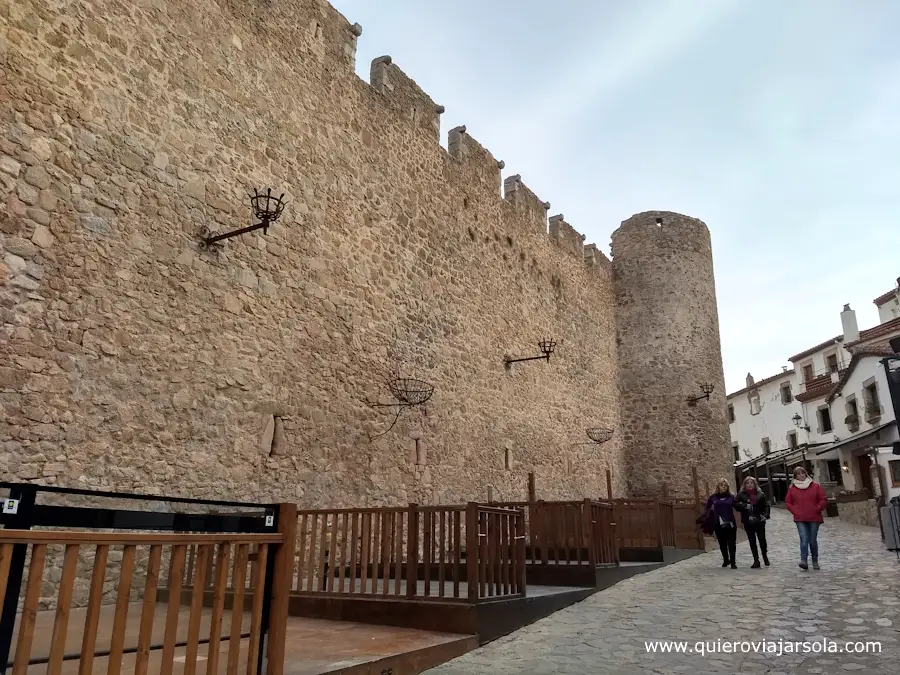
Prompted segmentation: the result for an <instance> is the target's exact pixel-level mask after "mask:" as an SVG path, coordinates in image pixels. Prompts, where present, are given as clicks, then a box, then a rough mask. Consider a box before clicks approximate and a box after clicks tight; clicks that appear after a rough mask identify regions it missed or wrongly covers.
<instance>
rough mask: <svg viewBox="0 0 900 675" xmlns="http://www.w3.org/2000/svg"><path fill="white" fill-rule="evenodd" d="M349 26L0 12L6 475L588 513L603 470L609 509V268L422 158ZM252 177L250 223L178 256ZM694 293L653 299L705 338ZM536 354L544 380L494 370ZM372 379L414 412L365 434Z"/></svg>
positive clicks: (64, 10) (472, 174)
mask: <svg viewBox="0 0 900 675" xmlns="http://www.w3.org/2000/svg"><path fill="white" fill-rule="evenodd" d="M359 33H360V31H359V28H358V27H357V26H351V24H350V23H349V22H348V21H347V20H346V19H344V18H343V17H342V16H340V15H339V14H338V13H337V12H336V11H334V10H333V8H331V6H330V5H328V4H326V3H324V2H319V1H314V0H283V1H280V2H277V3H269V2H263V1H262V0H250V1H249V2H248V1H244V2H237V1H236V0H218V1H216V0H197V2H192V3H182V2H170V1H168V0H140V1H138V2H133V3H131V2H128V3H125V2H120V1H117V0H96V1H94V2H90V3H88V2H86V1H81V0H0V102H2V105H0V198H2V203H3V206H2V207H0V326H2V331H0V409H2V418H0V475H2V477H3V478H4V479H6V480H10V479H11V480H28V481H35V480H36V481H43V482H46V483H51V484H52V483H57V484H63V485H74V486H79V487H107V488H115V489H119V490H140V491H149V492H161V491H163V490H164V491H165V492H166V493H169V494H179V495H188V496H195V497H227V498H236V499H263V498H264V499H266V500H282V499H284V500H292V501H296V502H298V503H299V504H300V505H301V506H306V507H310V506H328V505H335V506H337V505H351V504H352V505H360V506H362V505H373V504H388V503H405V502H409V501H416V502H419V503H439V502H444V503H449V502H459V501H461V500H468V499H483V498H485V497H486V494H487V488H488V486H492V487H493V495H494V498H495V499H521V498H524V496H525V491H526V484H527V478H526V477H527V473H528V472H530V471H534V472H536V475H537V486H538V495H539V496H540V497H542V498H548V499H549V498H561V497H571V498H580V497H582V496H588V495H590V496H596V495H602V494H605V470H606V468H607V467H612V468H613V480H614V490H615V492H616V493H617V494H623V493H624V490H625V482H624V476H623V469H622V467H623V466H624V463H623V455H622V443H621V440H620V439H621V434H620V432H621V429H622V427H623V422H622V421H621V420H620V413H619V407H620V406H619V400H618V394H617V390H618V380H617V366H616V339H615V333H616V326H615V316H614V311H615V293H614V289H613V279H612V276H613V275H612V268H611V265H610V263H609V261H608V260H607V259H606V258H605V257H604V256H603V255H602V253H600V252H599V251H598V250H597V249H596V247H594V246H590V247H587V251H588V255H587V256H585V251H584V247H583V244H582V239H583V238H581V237H580V235H578V233H577V232H575V230H574V229H572V227H571V226H570V225H569V224H567V223H565V221H564V220H563V218H562V217H559V218H558V219H554V229H553V236H552V237H551V236H550V234H549V233H548V223H547V216H548V213H547V208H548V206H549V205H548V204H546V203H544V202H543V201H542V200H540V199H538V198H537V197H536V196H535V195H534V194H533V193H532V192H531V191H530V190H529V189H528V188H527V186H526V184H525V183H524V182H523V181H522V179H521V178H520V177H518V176H512V177H510V178H508V179H507V182H506V186H505V188H506V189H505V196H504V197H501V173H500V172H501V168H502V164H501V163H499V162H498V161H497V160H496V159H495V158H494V157H493V156H491V154H490V153H489V152H488V151H487V150H485V149H484V148H483V147H482V146H481V145H480V144H479V143H478V142H476V141H475V140H474V139H473V138H472V136H471V135H469V134H468V132H467V131H465V130H464V129H454V130H453V131H452V132H451V133H450V142H449V145H448V148H449V151H445V150H444V149H443V148H442V147H441V146H440V144H439V128H440V127H439V117H440V111H441V110H442V109H441V108H440V106H437V105H436V104H435V102H434V101H432V100H431V99H430V98H429V97H428V96H427V95H426V94H425V93H424V92H422V91H421V90H420V89H419V88H418V87H417V86H416V85H415V83H414V82H413V81H412V80H411V79H409V78H408V77H407V76H406V75H405V74H404V73H403V72H402V71H401V70H400V69H399V68H398V67H397V66H396V65H395V64H393V63H391V61H390V59H389V58H382V59H376V61H375V62H374V63H373V64H372V75H371V85H370V84H368V83H365V82H363V81H361V80H360V79H359V78H358V77H357V76H356V75H355V73H354V67H355V64H354V58H355V47H356V39H357V36H358V35H359ZM269 186H271V187H272V188H273V189H274V190H275V191H276V192H277V193H279V194H280V193H281V192H282V191H283V192H285V193H286V194H287V197H286V198H287V199H288V206H287V209H286V211H285V213H284V216H283V217H282V218H281V219H280V220H279V221H278V222H277V223H276V224H275V225H274V226H273V227H272V228H271V229H270V230H269V231H268V233H265V234H264V233H262V232H255V233H252V234H246V235H243V236H240V237H237V238H234V239H230V240H228V241H227V242H225V244H224V246H223V248H222V252H221V253H220V254H218V255H214V254H212V253H210V252H208V251H203V250H201V249H200V248H199V247H198V233H199V231H200V230H201V228H203V227H208V228H209V229H210V230H212V231H214V232H226V231H229V230H233V229H236V228H240V227H244V226H246V225H249V224H250V222H251V220H250V216H251V214H250V210H249V203H248V199H247V193H248V192H250V191H251V190H252V189H253V188H266V187H269ZM704 246H706V247H707V248H704V249H703V250H698V251H697V254H696V255H694V256H692V257H690V258H689V259H688V260H687V261H685V262H684V263H677V264H678V265H681V264H683V265H685V266H689V265H694V264H695V263H698V261H700V262H699V263H698V264H700V265H701V267H702V268H703V269H706V268H707V267H708V265H709V263H708V262H706V256H708V255H709V251H708V241H707V242H706V243H705V244H704ZM674 253H675V252H674V251H673V255H674ZM625 255H626V256H627V255H631V253H626V254H625ZM672 265H673V266H674V265H676V263H674V262H673V263H672ZM622 269H623V270H624V269H626V268H625V267H623V268H622ZM682 279H683V280H687V279H688V277H687V275H684V276H683V277H681V276H679V277H678V280H679V281H681V280H682ZM711 284H712V279H711V270H710V276H709V278H706V279H701V281H700V283H698V284H693V282H692V283H691V284H688V285H687V286H686V287H685V288H686V289H688V290H690V289H693V288H700V289H701V290H702V291H703V292H702V293H701V294H700V295H695V296H692V295H691V294H690V293H689V292H688V293H687V295H685V292H686V291H685V290H683V289H682V290H681V291H679V292H678V294H677V296H675V297H669V296H666V297H663V298H662V299H660V301H659V303H660V304H658V305H657V306H671V307H673V308H674V307H675V306H676V305H678V304H679V303H681V302H682V301H683V300H682V299H684V301H687V302H689V303H690V311H691V312H694V313H696V314H699V315H703V316H705V315H707V314H708V313H709V312H711V311H712V312H713V315H712V316H713V318H714V307H715V303H714V298H712V297H711V296H710V294H709V293H710V290H709V289H711V288H712V285H711ZM647 290H648V291H650V290H652V289H649V288H648V289H647ZM657 292H659V290H658V289H657ZM672 292H673V293H674V292H675V291H674V290H673V291H672ZM620 293H621V291H620ZM662 295H663V296H665V293H664V292H663V293H662ZM676 298H677V299H676ZM628 325H630V324H628ZM709 325H712V323H710V324H709ZM634 327H635V328H634V330H637V329H638V328H639V325H638V324H637V323H636V324H634ZM634 330H632V329H630V328H628V327H627V325H625V324H620V327H619V332H620V339H621V338H624V339H626V340H631V339H634V340H636V341H637V340H640V339H641V337H640V336H639V335H637V334H636V333H635V332H634ZM544 337H553V338H554V339H556V340H557V342H558V344H557V347H556V352H555V353H554V355H553V357H552V359H551V360H550V362H549V363H544V362H540V361H534V362H529V363H518V364H514V365H513V366H512V367H511V368H509V369H507V368H505V367H504V357H505V356H531V355H534V354H536V353H537V342H538V340H540V339H541V338H544ZM663 337H664V336H659V338H660V339H662V338H663ZM690 338H691V339H694V338H697V339H699V340H700V342H699V344H700V345H701V350H702V354H701V355H700V356H698V357H691V359H690V361H691V363H703V364H705V365H708V366H709V372H706V371H703V372H702V373H701V372H700V371H698V372H697V373H696V374H697V376H698V378H699V377H701V376H702V377H710V378H713V379H715V381H716V383H717V385H720V380H721V363H720V362H719V363H718V364H717V365H716V364H713V363H711V362H710V363H708V364H707V361H708V360H709V359H712V357H713V355H714V350H712V349H711V348H710V347H709V346H708V345H709V344H711V341H712V340H713V336H712V334H710V333H705V334H699V333H697V332H692V333H691V335H690ZM684 340H685V341H681V339H680V338H679V342H678V344H679V345H682V346H683V348H684V350H686V351H690V350H691V349H692V347H690V344H692V343H688V342H687V341H686V340H687V338H684ZM715 340H718V335H717V334H716V335H715ZM647 344H648V343H647V342H645V341H644V342H641V346H637V345H636V346H635V347H634V350H637V351H636V352H635V351H627V352H626V354H628V355H631V354H635V353H640V352H641V350H644V349H645V348H646V346H647ZM645 353H646V352H645ZM686 358H687V357H686ZM644 363H645V365H646V366H647V367H650V368H655V369H656V370H657V371H658V370H659V368H658V365H660V364H659V363H654V362H653V361H652V360H650V359H649V357H648V359H647V360H645V361H644ZM629 364H630V365H629V368H630V370H628V371H627V373H626V376H627V377H631V376H634V374H635V372H636V371H635V370H634V367H636V366H637V365H638V364H637V362H636V361H634V360H632V361H630V362H629ZM394 367H401V368H402V369H403V371H404V373H406V374H418V376H419V377H421V378H424V379H426V380H428V381H429V382H431V383H432V384H434V385H435V387H436V389H435V393H434V396H433V398H432V399H431V401H430V402H429V403H428V405H427V414H424V412H425V411H407V412H406V413H405V414H404V415H402V416H401V418H400V420H399V422H398V424H397V425H396V426H395V427H394V428H393V430H392V431H391V432H390V433H387V434H385V435H382V436H380V437H379V438H375V439H374V440H371V438H372V437H373V436H377V435H378V434H381V433H382V432H383V431H384V430H385V429H386V428H387V427H388V426H389V425H390V422H391V419H392V416H391V410H390V409H378V408H372V407H371V406H370V405H369V403H370V402H371V401H373V400H379V401H382V402H389V401H390V400H391V399H390V398H389V397H388V392H387V391H386V390H385V388H384V386H383V377H384V375H385V373H386V372H388V371H389V370H390V369H391V368H394ZM716 369H718V370H716ZM666 381H669V380H666ZM682 384H683V389H684V393H687V390H688V388H689V387H688V383H687V382H683V383H682ZM693 384H694V383H693V382H691V386H693ZM672 393H676V392H675V391H674V390H673V392H672ZM677 393H679V394H680V393H682V392H681V390H678V392H677ZM722 393H723V392H722V387H721V386H719V387H718V390H717V392H716V394H715V395H714V398H713V401H712V402H710V405H708V406H705V407H704V406H701V407H698V408H696V409H695V410H692V411H691V412H690V413H689V414H690V415H691V416H702V415H711V414H712V412H711V411H717V410H718V409H719V408H721V409H722V410H724V405H720V404H721V400H720V398H721V395H722ZM629 401H630V402H633V398H632V399H629ZM674 401H675V402H674V403H673V404H672V406H671V408H672V409H674V408H675V407H677V406H682V407H683V403H682V402H681V399H680V398H676V399H674ZM669 412H670V407H666V406H664V407H662V408H660V410H659V416H663V415H665V414H667V413H669ZM654 414H656V411H654ZM716 414H718V413H716ZM627 419H628V420H629V421H628V423H627V424H626V425H625V430H626V432H627V433H628V434H630V435H632V438H633V437H634V434H635V433H636V431H639V427H635V422H634V420H635V417H634V415H631V416H629V417H628V418H627ZM679 419H682V418H679ZM684 419H687V418H684ZM713 421H714V422H716V423H717V422H718V421H719V420H718V419H715V420H713ZM697 423H698V424H700V425H701V426H702V425H708V424H709V423H710V422H708V421H707V420H705V419H703V420H700V419H699V417H698V420H697ZM601 425H603V426H610V427H613V428H614V429H616V434H615V436H614V437H613V439H612V440H611V441H609V442H608V443H606V444H605V445H602V446H596V445H585V444H582V442H583V441H586V440H587V439H586V438H585V436H584V429H585V427H589V426H601ZM657 427H658V428H660V429H664V428H665V424H664V423H659V424H658V425H657ZM691 433H694V432H691ZM704 433H705V432H704ZM722 433H723V434H724V438H725V440H726V441H727V426H725V425H724V422H723V424H722ZM689 437H690V438H693V436H691V434H690V433H687V432H685V433H684V434H680V435H677V436H676V439H675V440H677V441H678V442H681V441H683V440H685V439H688V438H689ZM704 438H705V436H704ZM704 442H706V441H704ZM579 444H580V445H579ZM633 445H634V444H632V447H633ZM725 447H726V448H727V442H726V444H725ZM654 448H656V446H654ZM669 449H670V450H671V446H669ZM654 451H655V450H654ZM670 456H672V457H675V455H674V454H672V455H670ZM690 459H695V460H701V461H716V460H717V458H715V459H714V458H713V453H712V450H704V451H703V452H697V453H691V456H690ZM683 468H684V471H685V472H686V475H689V466H685V467H683ZM713 473H716V472H715V471H714V472H713Z"/></svg>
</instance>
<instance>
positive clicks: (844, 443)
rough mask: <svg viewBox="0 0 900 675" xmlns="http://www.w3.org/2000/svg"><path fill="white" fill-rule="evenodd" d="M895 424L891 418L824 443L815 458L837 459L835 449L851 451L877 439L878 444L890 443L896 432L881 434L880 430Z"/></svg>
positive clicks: (893, 439) (871, 443)
mask: <svg viewBox="0 0 900 675" xmlns="http://www.w3.org/2000/svg"><path fill="white" fill-rule="evenodd" d="M896 424H897V423H896V421H895V420H891V421H890V422H885V423H884V424H881V425H879V426H877V427H874V428H872V429H869V430H867V431H861V432H859V433H858V434H853V435H852V436H847V438H845V439H843V440H840V441H835V442H834V443H832V444H831V445H826V446H825V447H824V448H822V449H821V450H819V451H818V452H816V459H820V460H822V459H824V460H827V459H837V458H838V452H837V451H838V450H839V449H844V450H851V451H852V450H856V449H858V448H863V447H867V446H869V445H873V441H878V445H886V444H887V443H891V442H893V441H895V440H897V438H896V437H897V434H896V432H894V433H892V434H883V433H882V432H883V431H884V430H885V429H887V428H888V427H890V426H896ZM892 431H893V430H892ZM826 453H827V454H826Z"/></svg>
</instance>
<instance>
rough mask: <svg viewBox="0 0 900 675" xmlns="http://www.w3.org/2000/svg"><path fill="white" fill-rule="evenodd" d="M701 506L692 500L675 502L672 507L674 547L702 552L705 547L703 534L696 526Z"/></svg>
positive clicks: (701, 509)
mask: <svg viewBox="0 0 900 675" xmlns="http://www.w3.org/2000/svg"><path fill="white" fill-rule="evenodd" d="M702 512H703V506H702V505H698V504H697V503H696V502H695V501H693V500H683V501H682V500H676V501H675V503H674V505H673V517H674V521H675V546H677V547H678V548H689V549H699V550H703V549H704V548H705V546H706V544H705V543H704V539H703V532H702V531H701V530H700V528H699V527H698V526H697V517H698V516H699V515H700V514H701V513H702Z"/></svg>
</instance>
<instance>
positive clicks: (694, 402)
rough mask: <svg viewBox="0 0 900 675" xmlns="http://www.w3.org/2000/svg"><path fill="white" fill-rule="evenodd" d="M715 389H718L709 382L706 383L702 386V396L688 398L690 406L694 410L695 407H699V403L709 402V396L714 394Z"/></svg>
mask: <svg viewBox="0 0 900 675" xmlns="http://www.w3.org/2000/svg"><path fill="white" fill-rule="evenodd" d="M715 388H716V387H715V385H714V384H711V383H709V382H704V383H703V384H701V385H700V391H702V392H703V394H701V395H700V396H691V397H690V398H688V400H687V403H688V405H689V406H691V407H692V408H693V407H694V406H695V405H697V402H698V401H702V400H704V399H707V400H708V399H709V395H710V394H711V393H713V390H714V389H715Z"/></svg>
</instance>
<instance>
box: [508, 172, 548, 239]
mask: <svg viewBox="0 0 900 675" xmlns="http://www.w3.org/2000/svg"><path fill="white" fill-rule="evenodd" d="M503 198H504V199H505V200H506V202H507V203H508V204H509V205H510V206H511V207H512V210H513V212H514V213H515V214H516V215H517V216H518V217H519V218H520V219H521V220H522V223H523V225H525V226H526V227H529V228H530V230H531V231H533V232H543V233H546V232H547V211H548V210H549V209H550V202H545V201H543V200H541V199H539V198H538V196H537V195H536V194H534V192H532V191H531V190H530V189H529V188H528V186H527V185H525V183H523V182H522V176H520V175H519V174H516V175H514V176H507V177H506V180H504V181H503Z"/></svg>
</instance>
